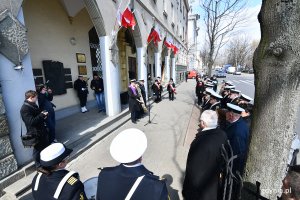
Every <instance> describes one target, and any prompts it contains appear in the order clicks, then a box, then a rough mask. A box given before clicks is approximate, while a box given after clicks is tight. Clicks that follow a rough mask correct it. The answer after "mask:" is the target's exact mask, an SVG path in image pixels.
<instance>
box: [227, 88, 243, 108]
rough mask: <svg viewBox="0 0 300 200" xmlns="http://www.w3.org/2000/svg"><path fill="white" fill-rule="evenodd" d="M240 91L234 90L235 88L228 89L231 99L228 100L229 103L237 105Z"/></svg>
mask: <svg viewBox="0 0 300 200" xmlns="http://www.w3.org/2000/svg"><path fill="white" fill-rule="evenodd" d="M240 93H241V91H239V90H235V89H231V90H230V96H229V98H230V99H231V101H230V103H231V104H234V105H238V103H239V97H240Z"/></svg>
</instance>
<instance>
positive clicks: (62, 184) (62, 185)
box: [53, 171, 76, 199]
mask: <svg viewBox="0 0 300 200" xmlns="http://www.w3.org/2000/svg"><path fill="white" fill-rule="evenodd" d="M75 173H76V172H74V171H70V172H69V173H67V174H66V175H65V176H64V178H63V179H62V180H61V181H60V182H59V184H58V186H57V188H56V191H55V193H54V196H53V198H54V199H58V197H59V195H60V193H61V191H62V189H63V187H64V185H65V184H66V182H67V181H68V179H69V178H70V177H71V176H72V175H73V174H75Z"/></svg>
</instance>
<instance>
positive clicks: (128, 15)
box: [121, 7, 136, 30]
mask: <svg viewBox="0 0 300 200" xmlns="http://www.w3.org/2000/svg"><path fill="white" fill-rule="evenodd" d="M135 25H136V22H135V19H134V15H133V13H132V12H131V10H130V8H129V7H127V8H126V9H125V11H124V12H123V13H122V15H121V26H123V27H125V28H128V27H131V28H132V30H134V26H135Z"/></svg>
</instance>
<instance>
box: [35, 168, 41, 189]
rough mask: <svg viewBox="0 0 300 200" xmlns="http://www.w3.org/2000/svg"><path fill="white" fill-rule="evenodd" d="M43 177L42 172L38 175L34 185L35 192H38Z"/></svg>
mask: <svg viewBox="0 0 300 200" xmlns="http://www.w3.org/2000/svg"><path fill="white" fill-rule="evenodd" d="M42 175H43V173H41V172H38V175H37V177H36V179H35V184H34V191H37V190H38V188H39V184H40V179H41V176H42Z"/></svg>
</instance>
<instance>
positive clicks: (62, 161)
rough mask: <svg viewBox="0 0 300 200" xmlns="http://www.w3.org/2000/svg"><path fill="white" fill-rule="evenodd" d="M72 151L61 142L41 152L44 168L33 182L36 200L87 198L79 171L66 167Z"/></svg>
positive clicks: (77, 199) (82, 199) (33, 193)
mask: <svg viewBox="0 0 300 200" xmlns="http://www.w3.org/2000/svg"><path fill="white" fill-rule="evenodd" d="M71 152H72V150H71V149H68V148H66V147H65V146H64V145H63V144H61V143H53V144H51V145H50V146H48V147H47V148H45V149H44V150H43V151H42V152H41V154H40V155H41V165H42V169H40V170H39V171H38V173H37V174H36V175H35V177H34V178H33V181H32V184H31V185H32V195H33V198H34V199H35V200H50V199H51V200H53V199H64V200H84V199H87V198H86V195H85V192H84V186H83V184H82V182H81V181H80V180H79V175H78V173H76V172H73V171H68V170H66V169H64V168H65V166H66V165H67V161H66V160H67V157H68V156H69V155H70V153H71Z"/></svg>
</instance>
